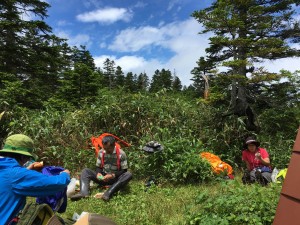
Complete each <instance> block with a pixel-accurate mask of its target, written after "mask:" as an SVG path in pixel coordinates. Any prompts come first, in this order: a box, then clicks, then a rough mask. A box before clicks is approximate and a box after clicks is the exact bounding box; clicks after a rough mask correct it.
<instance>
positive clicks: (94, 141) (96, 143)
mask: <svg viewBox="0 0 300 225" xmlns="http://www.w3.org/2000/svg"><path fill="white" fill-rule="evenodd" d="M105 136H113V137H114V138H115V139H116V141H117V142H116V146H119V148H120V144H122V145H123V146H125V147H129V146H130V144H129V143H127V142H126V141H123V140H122V139H120V138H119V137H117V136H115V135H113V134H110V133H103V134H101V135H100V136H99V137H91V142H92V145H93V146H94V147H95V155H96V157H98V153H99V151H100V149H99V146H100V147H101V148H103V145H102V139H103V138H104V137H105ZM118 142H119V143H120V144H119V143H118Z"/></svg>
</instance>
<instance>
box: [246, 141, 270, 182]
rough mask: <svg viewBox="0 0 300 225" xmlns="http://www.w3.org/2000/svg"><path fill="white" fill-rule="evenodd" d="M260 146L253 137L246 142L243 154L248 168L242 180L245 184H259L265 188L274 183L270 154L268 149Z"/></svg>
mask: <svg viewBox="0 0 300 225" xmlns="http://www.w3.org/2000/svg"><path fill="white" fill-rule="evenodd" d="M259 146H260V143H259V142H258V141H256V140H255V139H254V138H253V137H248V138H247V139H246V141H245V144H244V150H243V153H242V160H243V161H244V162H245V163H246V167H247V171H246V172H245V174H244V176H243V178H242V180H243V183H244V184H249V183H255V182H258V183H260V184H261V185H263V186H265V185H267V184H268V183H269V182H271V181H272V179H271V174H272V169H271V166H270V158H269V154H268V152H267V150H266V149H264V148H260V147H259Z"/></svg>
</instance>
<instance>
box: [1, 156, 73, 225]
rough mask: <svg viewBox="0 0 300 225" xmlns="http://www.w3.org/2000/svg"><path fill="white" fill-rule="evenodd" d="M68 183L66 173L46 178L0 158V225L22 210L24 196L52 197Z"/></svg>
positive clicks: (7, 159) (15, 162) (68, 179)
mask: <svg viewBox="0 0 300 225" xmlns="http://www.w3.org/2000/svg"><path fill="white" fill-rule="evenodd" d="M69 182H70V176H69V174H67V173H61V174H60V175H57V176H47V175H44V174H42V173H39V172H37V171H34V170H28V169H26V168H24V167H21V166H20V165H19V163H18V162H17V161H16V160H15V159H12V158H7V157H1V156H0V209H1V210H0V224H1V225H6V224H8V223H9V222H10V221H11V220H12V219H13V218H14V217H15V216H16V215H17V214H18V212H19V211H20V210H21V209H23V207H24V206H25V203H26V196H32V197H42V196H47V195H53V194H55V193H57V192H59V191H62V190H64V189H65V188H66V187H67V186H68V184H69Z"/></svg>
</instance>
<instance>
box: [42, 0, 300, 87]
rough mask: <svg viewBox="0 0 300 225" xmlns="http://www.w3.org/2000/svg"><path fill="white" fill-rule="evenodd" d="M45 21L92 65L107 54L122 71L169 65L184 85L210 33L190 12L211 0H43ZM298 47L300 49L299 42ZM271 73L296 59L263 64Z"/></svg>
mask: <svg viewBox="0 0 300 225" xmlns="http://www.w3.org/2000/svg"><path fill="white" fill-rule="evenodd" d="M47 2H48V3H49V4H50V5H51V7H50V8H49V9H48V18H47V19H46V23H47V24H48V25H50V26H51V27H52V29H53V33H54V34H56V35H57V36H59V37H61V38H66V39H68V43H69V45H71V46H78V47H79V46H80V45H84V46H86V48H87V50H89V51H90V53H91V54H92V56H93V58H94V60H95V63H96V66H97V67H101V68H102V67H103V62H104V60H105V59H106V58H109V59H111V60H114V61H115V64H116V65H117V66H121V67H122V69H123V72H124V73H125V74H126V73H127V72H133V73H135V74H137V75H138V74H140V73H143V72H146V73H147V75H148V76H149V77H150V78H151V77H152V75H153V74H154V71H155V70H157V69H159V70H161V69H163V68H164V69H166V70H170V71H171V72H172V74H173V75H174V74H175V75H176V76H178V77H179V78H180V80H181V82H182V84H183V85H189V84H191V83H192V81H191V80H190V79H191V78H192V75H191V74H190V71H191V70H192V69H193V68H194V67H195V66H196V61H197V60H198V59H199V58H200V57H201V56H205V48H207V47H208V38H209V34H204V35H199V34H198V33H199V31H201V29H202V28H201V24H199V23H198V22H197V21H196V20H195V19H194V18H193V17H191V14H192V13H193V12H194V11H195V10H200V9H203V8H205V7H208V6H209V5H210V4H211V2H212V0H200V1H195V0H151V1H146V0H84V1H83V0H47ZM297 47H299V48H300V46H299V45H298V46H297ZM263 65H264V66H265V67H266V68H267V69H269V70H270V71H271V72H278V71H279V70H280V69H288V70H290V71H292V72H293V71H295V70H296V69H300V68H299V67H300V66H299V65H300V60H299V59H284V60H278V61H275V62H266V63H265V64H263Z"/></svg>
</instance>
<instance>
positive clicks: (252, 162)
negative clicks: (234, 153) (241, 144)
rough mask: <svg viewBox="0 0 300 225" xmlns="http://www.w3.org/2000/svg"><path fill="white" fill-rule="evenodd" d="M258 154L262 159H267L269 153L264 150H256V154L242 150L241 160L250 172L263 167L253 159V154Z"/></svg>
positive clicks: (257, 160)
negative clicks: (247, 164) (247, 165)
mask: <svg viewBox="0 0 300 225" xmlns="http://www.w3.org/2000/svg"><path fill="white" fill-rule="evenodd" d="M257 152H259V153H260V155H261V157H262V158H263V159H265V158H269V153H268V152H267V150H266V149H264V148H258V150H257V151H256V152H250V151H248V150H243V154H242V160H243V161H247V162H249V164H250V170H253V169H254V168H257V167H262V166H264V165H263V164H262V163H261V162H260V160H259V159H257V158H256V157H255V153H257Z"/></svg>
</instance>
